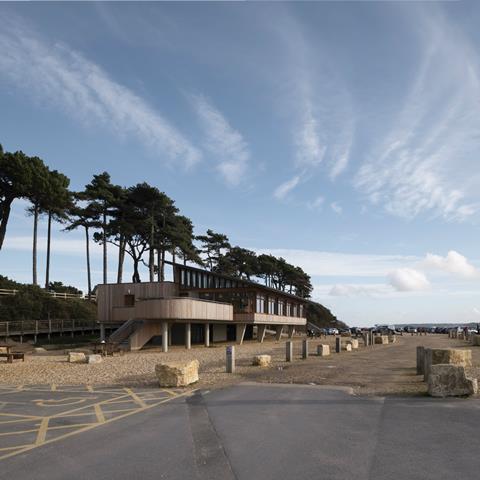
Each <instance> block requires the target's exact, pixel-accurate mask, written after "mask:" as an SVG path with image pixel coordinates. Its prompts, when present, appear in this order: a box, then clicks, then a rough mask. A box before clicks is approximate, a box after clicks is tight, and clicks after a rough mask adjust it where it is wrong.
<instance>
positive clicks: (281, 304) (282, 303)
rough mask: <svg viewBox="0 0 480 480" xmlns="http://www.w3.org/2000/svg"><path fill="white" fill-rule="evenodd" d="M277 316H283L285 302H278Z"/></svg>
mask: <svg viewBox="0 0 480 480" xmlns="http://www.w3.org/2000/svg"><path fill="white" fill-rule="evenodd" d="M278 314H279V315H285V302H284V301H283V300H279V301H278Z"/></svg>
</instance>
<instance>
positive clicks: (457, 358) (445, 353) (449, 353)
mask: <svg viewBox="0 0 480 480" xmlns="http://www.w3.org/2000/svg"><path fill="white" fill-rule="evenodd" d="M433 365H459V366H461V367H470V366H471V365H472V351H471V350H461V349H459V348H426V349H425V367H424V371H423V375H424V380H425V381H427V380H428V376H429V374H430V369H431V368H432V366H433Z"/></svg>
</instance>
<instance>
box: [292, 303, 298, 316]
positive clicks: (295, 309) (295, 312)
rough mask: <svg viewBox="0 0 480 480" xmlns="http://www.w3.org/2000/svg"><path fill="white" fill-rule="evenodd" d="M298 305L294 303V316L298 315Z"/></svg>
mask: <svg viewBox="0 0 480 480" xmlns="http://www.w3.org/2000/svg"><path fill="white" fill-rule="evenodd" d="M297 309H298V308H297V305H294V306H293V313H292V317H296V316H297Z"/></svg>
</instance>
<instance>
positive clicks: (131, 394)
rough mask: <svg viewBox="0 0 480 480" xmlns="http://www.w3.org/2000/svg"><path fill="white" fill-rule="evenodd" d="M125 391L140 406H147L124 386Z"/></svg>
mask: <svg viewBox="0 0 480 480" xmlns="http://www.w3.org/2000/svg"><path fill="white" fill-rule="evenodd" d="M125 391H126V392H127V393H128V394H129V395H130V396H131V397H132V398H133V399H134V400H135V402H137V403H138V404H139V405H140V406H141V407H142V408H145V407H148V405H147V404H146V403H145V402H144V401H143V400H142V399H141V398H140V397H139V396H138V395H137V394H136V393H135V392H134V391H133V390H131V389H130V388H126V389H125Z"/></svg>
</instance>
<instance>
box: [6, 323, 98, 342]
mask: <svg viewBox="0 0 480 480" xmlns="http://www.w3.org/2000/svg"><path fill="white" fill-rule="evenodd" d="M99 328H100V326H99V324H98V323H97V322H96V321H95V320H73V319H72V320H61V319H50V320H11V321H7V322H0V338H2V337H4V338H8V337H11V336H19V337H23V335H34V337H35V338H36V336H37V335H39V334H45V333H46V334H48V336H50V334H52V333H60V334H63V333H70V334H71V335H72V336H73V335H74V333H85V332H94V331H96V330H98V329H99Z"/></svg>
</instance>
